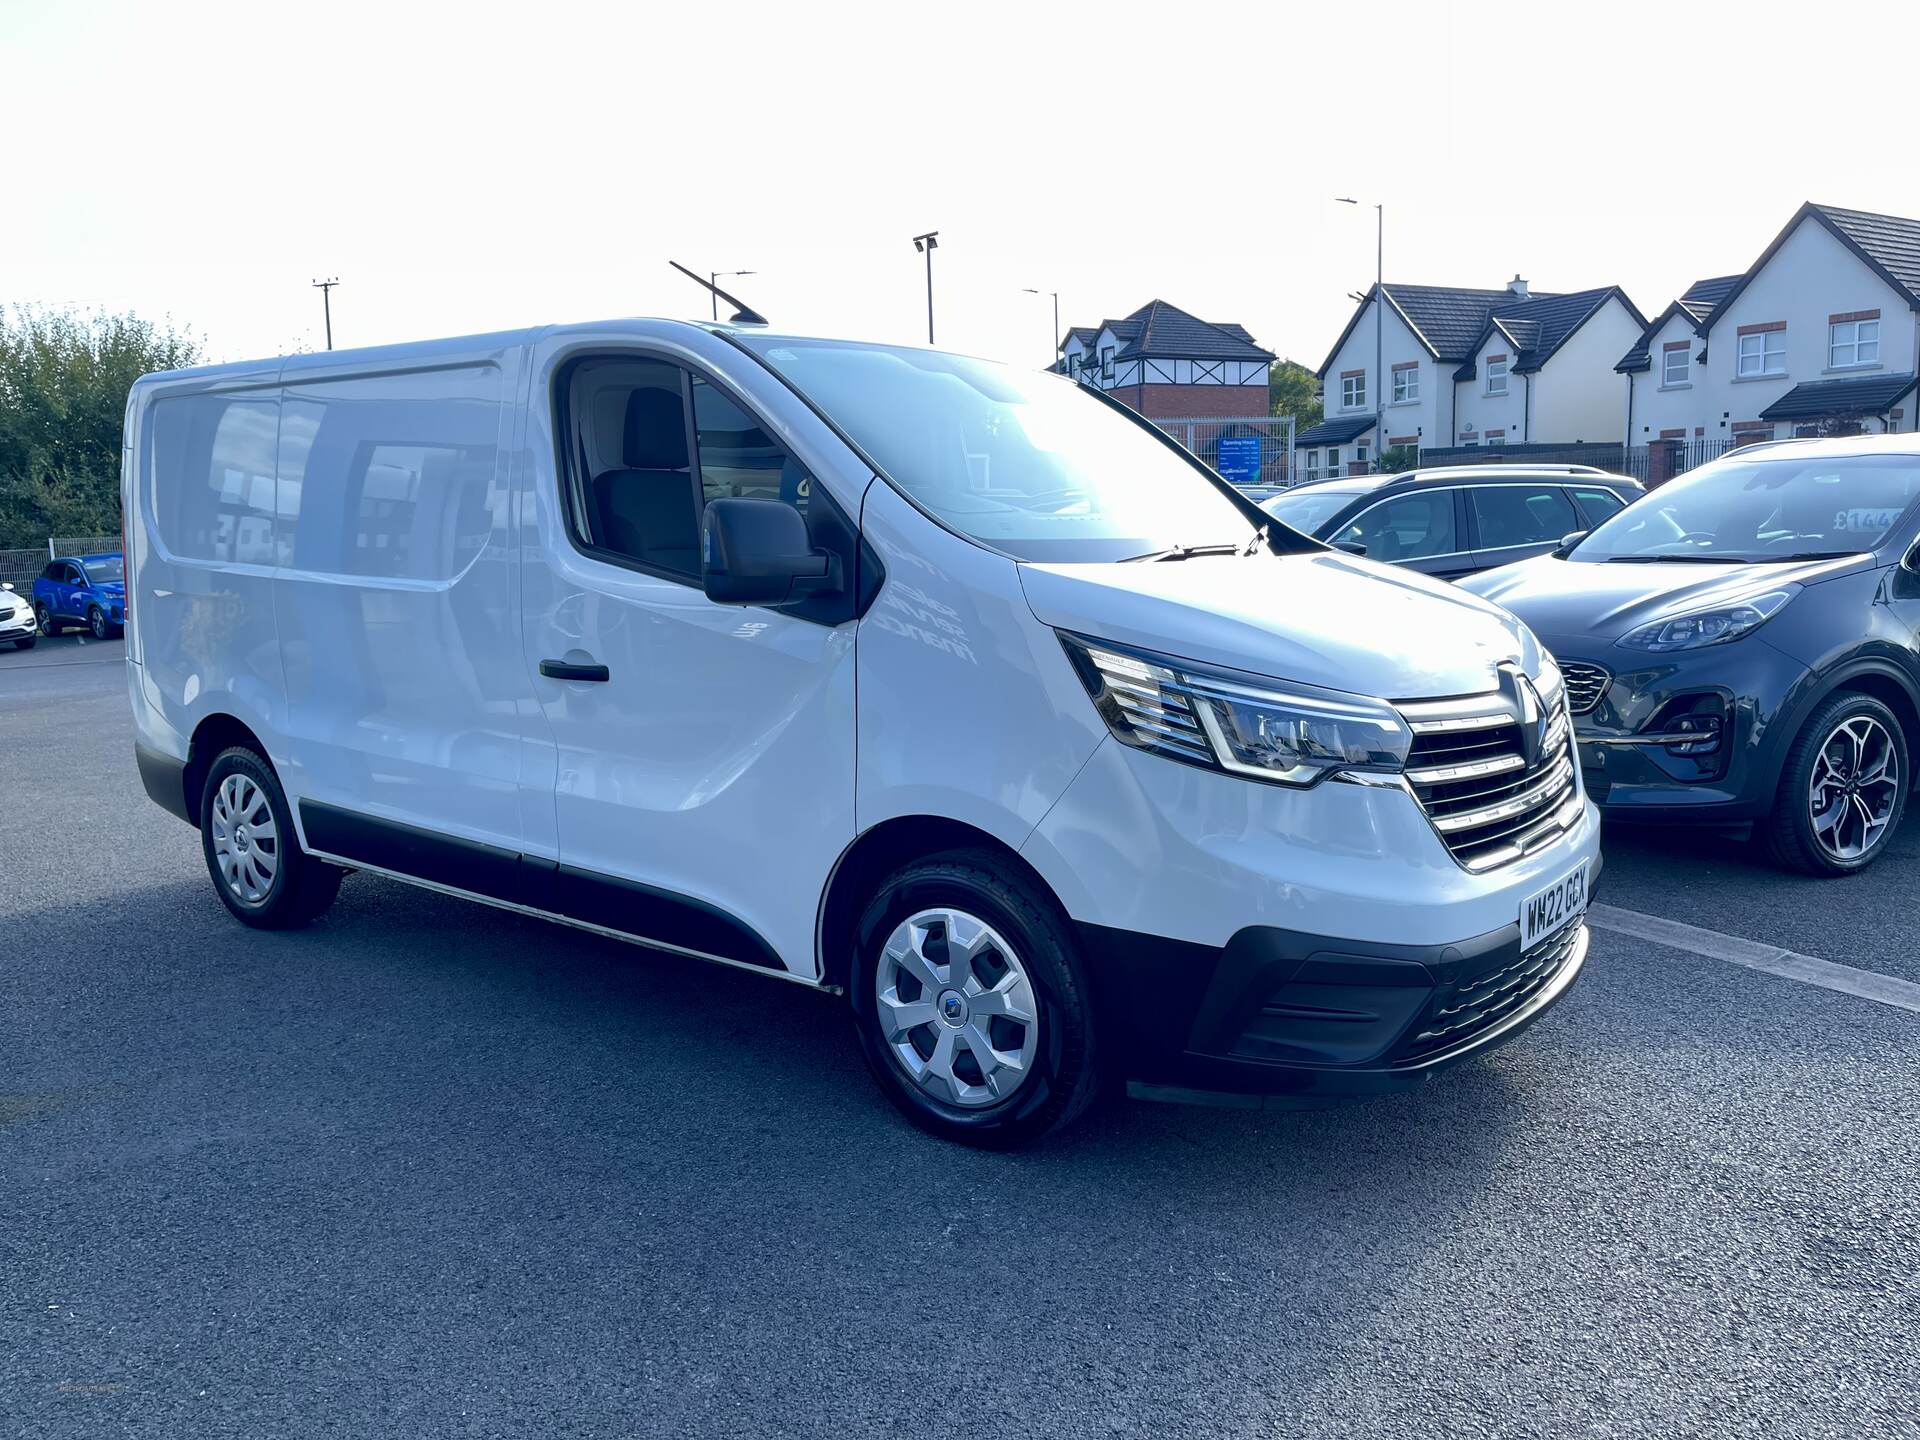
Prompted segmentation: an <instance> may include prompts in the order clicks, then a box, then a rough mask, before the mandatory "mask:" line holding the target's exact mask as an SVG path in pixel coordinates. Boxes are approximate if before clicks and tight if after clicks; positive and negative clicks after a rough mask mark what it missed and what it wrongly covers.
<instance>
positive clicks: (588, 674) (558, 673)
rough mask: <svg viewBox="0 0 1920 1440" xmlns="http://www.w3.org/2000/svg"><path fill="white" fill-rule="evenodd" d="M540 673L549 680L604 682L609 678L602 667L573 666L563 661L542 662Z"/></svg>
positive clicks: (605, 668) (604, 667)
mask: <svg viewBox="0 0 1920 1440" xmlns="http://www.w3.org/2000/svg"><path fill="white" fill-rule="evenodd" d="M540 673H541V674H542V675H544V676H546V677H547V678H548V679H549V680H605V679H608V678H609V675H608V671H607V667H606V666H604V665H573V664H569V663H568V662H567V661H565V660H542V661H541V662H540Z"/></svg>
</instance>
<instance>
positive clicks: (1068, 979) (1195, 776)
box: [124, 320, 1600, 1145]
mask: <svg viewBox="0 0 1920 1440" xmlns="http://www.w3.org/2000/svg"><path fill="white" fill-rule="evenodd" d="M126 446H127V450H126V457H125V458H126V464H125V478H124V490H125V494H124V501H125V513H126V516H127V525H128V534H127V540H128V549H127V562H128V572H129V574H128V584H127V598H128V602H129V606H130V611H131V614H130V625H129V629H128V646H127V658H128V677H129V688H130V690H131V692H132V698H133V709H134V716H135V721H136V728H137V735H138V738H137V746H138V759H139V766H140V773H141V775H142V777H143V779H144V781H145V784H146V787H147V790H148V792H149V794H150V795H151V796H152V797H153V798H154V799H155V800H156V801H158V802H159V803H160V804H161V805H163V806H165V807H166V808H167V809H168V810H170V811H172V812H173V813H174V814H176V815H178V816H180V817H181V818H182V819H185V820H187V821H189V822H191V823H193V824H194V825H196V826H198V827H199V829H200V832H201V837H202V841H203V844H204V848H205V852H206V858H207V864H208V868H209V870H210V872H211V874H212V877H213V880H214V885H215V888H216V889H217V891H218V892H219V895H220V898H221V899H222V900H223V901H224V902H225V903H226V905H227V907H228V909H230V910H231V911H232V912H233V914H234V915H235V916H236V917H238V918H239V919H240V920H242V921H244V922H245V923H247V924H249V925H254V926H259V927H261V928H264V929H275V928H282V927H287V926H292V925H299V924H303V923H305V922H306V921H308V920H311V919H312V918H313V917H315V916H316V915H318V914H319V913H320V912H321V911H322V910H324V909H325V908H326V906H327V904H328V903H329V902H330V901H331V900H332V898H333V896H334V893H335V891H336V890H337V889H338V887H339V884H340V880H341V876H342V875H343V874H345V873H347V872H349V871H354V870H358V871H366V872H370V873H375V874H380V875H385V876H389V877H391V878H393V879H397V880H404V881H407V882H409V883H411V884H416V885H422V886H425V887H427V888H430V889H434V890H440V891H443V892H447V893H450V894H456V895H461V896H466V897H468V898H471V899H475V900H479V901H483V902H485V903H487V904H491V905H498V906H502V907H505V908H508V909H512V910H517V911H520V912H523V913H527V914H532V915H539V916H543V917H546V918H550V919H554V920H559V921H562V922H565V923H567V924H570V925H576V926H579V927H582V928H584V929H588V930H592V931H595V932H597V933H600V934H605V935H612V936H617V937H620V938H622V939H629V940H634V941H638V942H640V943H642V944H644V945H647V946H649V947H652V948H654V949H658V950H668V951H674V952H677V953H679V954H682V955H689V956H695V957H698V958H700V959H704V960H712V961H717V962H720V963H722V964H727V965H735V966H745V967H747V968H750V969H754V970H758V971H762V972H764V973H766V974H768V975H771V976H775V977H778V978H780V979H783V980H788V981H792V982H794V983H797V984H801V985H806V986H810V987H814V988H817V989H824V990H827V991H830V992H831V993H833V994H835V995H844V996H846V997H847V998H848V999H850V1000H851V1002H852V1004H851V1010H852V1012H853V1017H854V1021H855V1025H856V1028H857V1031H858V1034H859V1037H860V1041H861V1044H862V1047H863V1049H864V1051H865V1053H866V1057H867V1059H868V1061H869V1063H870V1064H871V1066H872V1069H873V1071H874V1073H875V1075H876V1076H877V1077H878V1078H879V1080H880V1083H881V1085H882V1086H883V1087H884V1089H885V1090H886V1092H887V1094H888V1095H889V1096H890V1097H891V1098H892V1099H893V1101H894V1102H895V1103H896V1104H897V1105H898V1106H900V1108H901V1109H902V1110H903V1111H905V1112H906V1114H908V1115H909V1116H911V1117H912V1118H913V1119H915V1120H916V1121H918V1122H919V1123H921V1124H923V1125H925V1126H927V1127H928V1128H930V1129H932V1130H934V1131H936V1132H938V1133H941V1134H944V1135H948V1136H951V1137H954V1138H958V1139H963V1140H969V1141H972V1142H975V1143H980V1144H1000V1145H1005V1144H1012V1143H1017V1142H1019V1141H1022V1140H1025V1139H1029V1138H1032V1137H1033V1136H1036V1135H1039V1134H1041V1133H1043V1132H1045V1131H1047V1130H1050V1129H1052V1128H1054V1127H1056V1126H1059V1125H1061V1124H1063V1123H1065V1122H1066V1121H1068V1120H1069V1119H1071V1118H1072V1117H1073V1116H1074V1115H1076V1114H1077V1113H1078V1112H1079V1111H1080V1110H1081V1109H1082V1108H1083V1107H1084V1106H1085V1105H1086V1103H1087V1102H1088V1101H1089V1100H1090V1099H1091V1098H1092V1097H1093V1096H1094V1095H1095V1093H1096V1091H1097V1090H1098V1089H1099V1088H1100V1087H1101V1085H1102V1082H1103V1081H1105V1080H1107V1079H1114V1080H1123V1081H1126V1082H1128V1083H1129V1084H1130V1086H1131V1088H1132V1089H1133V1090H1134V1091H1135V1093H1141V1094H1147V1095H1153V1096H1159V1097H1165V1098H1200V1097H1203V1096H1211V1097H1226V1098H1229V1099H1231V1100H1233V1101H1235V1102H1237V1103H1251V1104H1258V1103H1261V1102H1262V1099H1263V1098H1270V1097H1280V1098H1281V1100H1282V1101H1283V1102H1284V1103H1300V1102H1301V1101H1303V1100H1308V1101H1310V1100H1314V1099H1317V1098H1320V1097H1331V1096H1341V1095H1352V1094H1359V1093H1367V1092H1372V1091H1377V1090H1382V1089H1395V1088H1401V1087H1406V1086H1410V1085H1412V1084H1414V1083H1416V1082H1418V1081H1419V1080H1421V1079H1422V1078H1423V1077H1424V1076H1425V1075H1427V1074H1428V1073H1429V1072H1431V1071H1433V1070H1434V1069H1436V1068H1438V1067H1440V1066H1442V1065H1445V1064H1448V1063H1450V1062H1453V1061H1456V1060H1459V1059H1462V1058H1464V1057H1466V1056H1468V1055H1471V1054H1475V1053H1477V1052H1479V1051H1482V1050H1486V1049H1488V1048H1490V1047H1491V1046H1493V1045H1495V1044H1498V1043H1499V1042H1501V1041H1503V1040H1505V1039H1507V1038H1509V1037H1510V1036H1512V1035H1513V1034H1514V1033H1515V1032H1516V1031H1518V1030H1519V1029H1521V1028H1522V1027H1524V1026H1525V1025H1526V1024H1528V1023H1529V1022H1530V1021H1532V1020H1533V1019H1534V1018H1536V1017H1537V1016H1538V1015H1539V1014H1540V1013H1541V1012H1542V1011H1544V1010H1545V1009H1546V1008H1547V1007H1548V1006H1550V1005H1551V1004H1552V1003H1553V1002H1554V1001H1555V1000H1556V999H1558V998H1559V996H1560V995H1562V994H1563V993H1564V992H1565V991H1566V989H1567V987H1568V986H1569V985H1570V984H1571V983H1572V982H1573V980H1574V978H1575V976H1576V975H1577V974H1578V973H1579V970H1580V967H1581V964H1582V962H1583V960H1584V958H1585V954H1586V945H1587V940H1586V931H1585V927H1584V925H1583V924H1582V921H1581V915H1582V912H1583V910H1584V906H1585V901H1586V895H1587V893H1588V891H1589V889H1590V888H1591V886H1592V884H1593V882H1594V881H1595V879H1596V878H1597V876H1598V871H1599V866H1600V860H1599V847H1598V826H1597V820H1596V817H1595V813H1594V809H1593V807H1592V806H1591V805H1590V804H1589V803H1588V802H1587V800H1586V797H1585V795H1584V793H1583V792H1582V790H1581V788H1580V780H1579V776H1578V773H1577V770H1576V767H1575V766H1574V764H1573V762H1572V757H1571V753H1570V750H1569V745H1568V738H1567V737H1568V721H1567V715H1566V703H1565V700H1564V697H1563V695H1562V689H1561V684H1560V678H1559V675H1558V672H1557V671H1556V670H1555V668H1554V665H1553V662H1552V661H1551V660H1550V659H1549V658H1548V657H1547V655H1546V654H1545V653H1543V652H1542V650H1541V649H1540V647H1539V645H1538V644H1537V643H1536V642H1535V641H1534V638H1533V637H1532V635H1530V634H1529V633H1528V632H1527V630H1526V629H1525V627H1524V626H1522V625H1521V624H1520V623H1519V622H1518V621H1516V620H1514V619H1513V618H1512V617H1511V616H1510V615H1508V614H1507V613H1506V612H1504V611H1502V610H1500V609H1498V608H1497V607H1495V606H1493V605H1491V604H1488V603H1487V602H1485V601H1482V600H1478V599H1476V598H1475V597H1473V596H1471V595H1467V594H1464V593H1462V592H1460V591H1458V590H1455V589H1451V588H1449V587H1448V586H1446V585H1444V584H1441V583H1439V582H1436V581H1432V580H1429V579H1426V578H1425V577H1423V576H1420V575H1416V574H1410V573H1408V572H1406V571H1403V570H1396V569H1391V568H1389V567H1387V566H1384V565H1379V564H1374V563H1371V562H1369V561H1367V560H1364V559H1360V558H1356V557H1354V556H1350V555H1345V554H1342V553H1340V552H1338V551H1334V550H1329V549H1327V548H1326V547H1324V546H1322V545H1320V544H1319V543H1318V542H1315V541H1312V540H1308V539H1306V538H1304V537H1302V536H1300V535H1297V534H1295V533H1293V532H1292V531H1289V530H1286V529H1285V528H1283V527H1281V526H1280V525H1279V524H1278V523H1277V522H1275V521H1272V520H1271V519H1270V518H1269V517H1268V516H1266V515H1265V514H1263V513H1262V512H1261V511H1260V510H1259V509H1258V508H1257V507H1255V506H1253V505H1252V504H1251V503H1249V502H1247V501H1245V500H1244V499H1242V498H1241V497H1239V496H1238V495H1237V494H1235V493H1234V491H1233V490H1232V489H1231V487H1229V486H1227V485H1226V484H1225V483H1224V482H1223V481H1221V480H1220V479H1219V478H1218V477H1217V476H1215V475H1214V474H1213V473H1212V472H1210V471H1209V470H1207V469H1206V468H1205V467H1204V466H1202V465H1201V464H1199V463H1198V462H1197V461H1195V460H1194V459H1192V458H1191V457H1190V456H1189V455H1188V454H1187V453H1186V452H1185V451H1184V450H1182V449H1181V448H1180V447H1178V446H1177V445H1174V444H1173V443H1171V442H1170V441H1168V440H1167V439H1166V438H1165V437H1164V436H1162V435H1161V433H1160V432H1159V431H1158V430H1156V429H1154V428H1153V427H1152V426H1151V425H1149V424H1147V423H1146V422H1145V421H1142V420H1140V419H1139V418H1138V417H1136V416H1135V415H1134V414H1133V413H1132V412H1131V411H1128V410H1126V409H1124V408H1122V407H1120V406H1118V405H1116V404H1114V403H1113V402H1111V401H1109V400H1106V399H1104V398H1103V397H1100V396H1098V395H1097V394H1095V393H1093V392H1091V391H1089V390H1087V389H1085V388H1083V387H1080V386H1077V385H1075V384H1073V383H1071V382H1069V381H1067V380H1065V379H1062V378H1059V377H1056V376H1052V375H1047V374H1040V373H1030V372H1027V371H1024V370H1016V369H1011V368H1008V367H1005V366H1001V365H996V364H990V363H987V362H984V361H980V360H975V359H968V358H965V357H963V356H958V355H951V354H944V353H941V352H938V351H932V350H921V349H910V348H902V347H894V346H885V345H872V344H857V343H850V342H845V341H838V340H822V339H809V338H803V337H797V336H786V335H778V334H773V333H769V332H768V331H767V330H766V329H764V328H761V327H746V326H727V325H705V324H683V323H678V322H670V321H660V320H629V321H618V322H611V323H607V324H596V325H579V326H568V327H554V328H547V329H538V330H531V331H525V332H519V333H512V334H498V335H483V336H476V337H472V338H468V339H459V340H444V341H435V342H431V343H425V344H417V345H400V346H392V347H389V348H385V349H375V350H363V351H338V352H333V353H329V354H317V355H301V356H295V357H291V358H287V359H279V360H267V361H261V362H259V363H257V364H237V365H224V366H217V367H213V368H209V369H201V370H192V371H182V372H178V373H171V374H162V375H153V376H149V377H147V378H145V379H143V380H141V381H140V382H139V383H138V384H137V385H136V386H135V387H134V391H133V394H132V397H131V399H130V401H129V407H128V419H127V430H126Z"/></svg>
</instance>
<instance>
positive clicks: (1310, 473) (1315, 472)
mask: <svg viewBox="0 0 1920 1440" xmlns="http://www.w3.org/2000/svg"><path fill="white" fill-rule="evenodd" d="M1319 478H1320V452H1319V451H1318V450H1309V451H1307V479H1309V480H1318V479H1319Z"/></svg>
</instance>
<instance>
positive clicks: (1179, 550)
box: [1127, 532, 1264, 564]
mask: <svg viewBox="0 0 1920 1440" xmlns="http://www.w3.org/2000/svg"><path fill="white" fill-rule="evenodd" d="M1262 533H1264V532H1262ZM1246 553H1247V547H1246V546H1245V545H1179V544H1174V545H1169V546H1168V547H1167V548H1166V549H1164V550H1150V551H1148V552H1147V553H1146V554H1145V555H1129V556H1128V557H1127V559H1128V561H1129V562H1134V561H1137V562H1139V563H1141V564H1148V563H1151V562H1152V561H1155V560H1190V559H1192V558H1193V557H1194V556H1195V555H1244V554H1246Z"/></svg>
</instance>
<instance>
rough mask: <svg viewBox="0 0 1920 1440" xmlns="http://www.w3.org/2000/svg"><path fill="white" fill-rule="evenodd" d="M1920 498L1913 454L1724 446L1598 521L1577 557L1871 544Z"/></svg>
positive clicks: (1783, 553)
mask: <svg viewBox="0 0 1920 1440" xmlns="http://www.w3.org/2000/svg"><path fill="white" fill-rule="evenodd" d="M1916 498H1920V455H1845V456H1838V457H1833V456H1829V457H1822V458H1815V457H1811V456H1795V455H1791V454H1788V455H1778V456H1773V457H1767V456H1764V455H1755V456H1754V457H1753V458H1752V459H1742V458H1740V457H1739V456H1737V455H1731V456H1728V457H1726V458H1725V459H1722V460H1717V461H1715V462H1714V463H1713V464H1711V465H1705V466H1702V467H1701V468H1700V469H1698V470H1695V471H1692V472H1690V473H1689V474H1686V475H1682V476H1681V477H1680V478H1679V479H1677V480H1672V481H1669V482H1668V483H1667V484H1665V485H1663V486H1661V487H1660V488H1659V489H1658V490H1655V491H1653V492H1652V493H1650V494H1648V495H1645V496H1643V497H1642V498H1641V499H1639V500H1636V501H1635V502H1634V503H1633V504H1631V505H1629V506H1628V507H1627V508H1626V509H1624V510H1622V511H1621V512H1620V513H1619V514H1618V515H1615V516H1614V517H1613V518H1612V519H1610V520H1607V521H1606V522H1604V523H1603V524H1601V525H1600V526H1598V527H1597V528H1596V529H1595V530H1594V532H1593V533H1592V534H1591V535H1589V536H1588V537H1587V538H1586V539H1585V540H1583V541H1581V542H1580V544H1579V545H1578V546H1577V547H1576V548H1575V549H1574V551H1573V552H1572V556H1571V558H1573V559H1575V560H1668V561H1687V560H1693V561H1700V562H1704V563H1712V562H1715V561H1723V562H1732V561H1757V562H1764V561H1768V560H1789V559H1795V558H1806V557H1812V556H1824V555H1851V554H1857V553H1860V552H1862V551H1867V550H1872V549H1874V548H1875V547H1876V546H1877V545H1879V543H1880V541H1881V539H1882V538H1883V537H1884V536H1885V535H1886V533H1887V531H1888V529H1889V528H1890V527H1891V526H1892V525H1893V524H1894V522H1895V521H1897V520H1898V519H1899V518H1900V516H1901V515H1902V514H1903V513H1904V512H1905V511H1906V510H1907V508H1908V507H1909V506H1911V505H1912V504H1913V503H1914V501H1915V499H1916Z"/></svg>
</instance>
